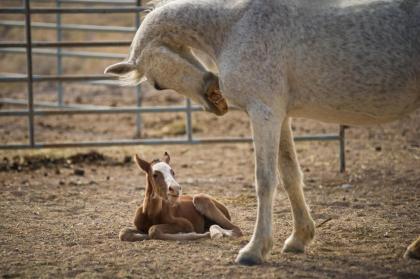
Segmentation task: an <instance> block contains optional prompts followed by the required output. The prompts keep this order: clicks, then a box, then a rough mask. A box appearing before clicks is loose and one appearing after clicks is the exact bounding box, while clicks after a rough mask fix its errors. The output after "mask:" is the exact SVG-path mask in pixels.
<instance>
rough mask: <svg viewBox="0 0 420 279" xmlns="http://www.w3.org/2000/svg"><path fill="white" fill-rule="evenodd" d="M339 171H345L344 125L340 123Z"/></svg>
mask: <svg viewBox="0 0 420 279" xmlns="http://www.w3.org/2000/svg"><path fill="white" fill-rule="evenodd" d="M339 136H340V140H339V141H340V172H345V171H346V142H345V137H346V126H344V125H340V133H339Z"/></svg>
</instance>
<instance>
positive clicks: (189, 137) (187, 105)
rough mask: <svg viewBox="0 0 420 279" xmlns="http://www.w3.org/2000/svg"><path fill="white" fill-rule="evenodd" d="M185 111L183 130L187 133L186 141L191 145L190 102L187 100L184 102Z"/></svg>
mask: <svg viewBox="0 0 420 279" xmlns="http://www.w3.org/2000/svg"><path fill="white" fill-rule="evenodd" d="M186 108H187V111H186V112H185V117H186V119H185V121H186V122H185V130H186V133H187V138H188V141H189V142H190V143H191V142H192V140H193V130H192V112H191V100H190V99H187V102H186Z"/></svg>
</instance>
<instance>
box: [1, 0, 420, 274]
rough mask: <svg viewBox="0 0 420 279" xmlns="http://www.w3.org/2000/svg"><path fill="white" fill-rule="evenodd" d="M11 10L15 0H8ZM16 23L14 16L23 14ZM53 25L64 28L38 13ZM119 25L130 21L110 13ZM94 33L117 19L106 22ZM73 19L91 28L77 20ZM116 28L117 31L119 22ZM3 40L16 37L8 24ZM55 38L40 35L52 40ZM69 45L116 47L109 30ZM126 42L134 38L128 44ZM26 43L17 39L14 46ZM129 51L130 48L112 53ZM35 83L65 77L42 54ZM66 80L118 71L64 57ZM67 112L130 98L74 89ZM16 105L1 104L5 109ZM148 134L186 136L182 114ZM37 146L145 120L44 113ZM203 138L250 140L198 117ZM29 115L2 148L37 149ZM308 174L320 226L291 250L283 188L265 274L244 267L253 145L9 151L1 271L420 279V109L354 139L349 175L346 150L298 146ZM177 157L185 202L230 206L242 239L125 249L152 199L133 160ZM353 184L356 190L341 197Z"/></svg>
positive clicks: (163, 101)
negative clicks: (127, 230)
mask: <svg viewBox="0 0 420 279" xmlns="http://www.w3.org/2000/svg"><path fill="white" fill-rule="evenodd" d="M2 2H3V3H2V4H4V3H6V2H10V3H11V2H14V1H2ZM5 19H16V17H14V16H10V17H7V18H5ZM35 19H36V20H47V21H51V22H53V20H54V18H53V17H51V18H48V17H46V18H44V17H43V18H41V17H36V18H35ZM112 19H113V20H114V21H115V22H116V23H115V24H125V25H126V26H129V25H130V21H129V20H128V19H126V18H123V19H122V18H121V17H118V16H112ZM95 20H97V21H98V23H97V24H104V23H106V20H105V19H104V18H103V17H98V18H96V19H95ZM64 21H66V22H68V23H74V22H76V21H77V22H78V23H83V24H84V23H92V22H89V21H88V20H87V19H86V18H82V17H77V18H76V17H70V16H69V17H66V18H65V19H64ZM114 21H113V22H114ZM0 34H2V38H5V39H8V38H9V39H10V38H12V39H16V38H17V39H21V38H20V37H19V36H21V34H20V33H18V31H16V30H14V29H10V28H0ZM53 36H54V32H53V31H52V32H50V33H48V32H39V31H37V32H36V33H35V34H34V37H35V38H36V40H44V39H45V40H47V39H49V40H51V38H52V39H54V37H53ZM65 36H66V39H69V40H70V39H78V40H80V39H98V38H99V39H102V40H107V39H115V38H116V37H111V36H110V35H109V37H108V35H107V34H88V35H86V37H83V38H80V37H78V36H77V34H74V33H72V32H69V33H68V34H66V35H65ZM118 38H121V39H127V37H126V36H123V35H121V36H120V37H118ZM17 39H16V40H17ZM100 51H118V52H120V53H125V51H126V50H125V49H123V50H121V49H118V50H115V49H109V50H108V49H107V50H104V49H101V50H100ZM36 59H37V60H36V61H35V65H37V67H36V69H35V72H36V73H37V74H51V73H54V72H55V69H54V67H53V66H52V65H54V60H53V59H52V58H45V57H44V58H43V57H38V58H36ZM65 61H66V63H65V65H66V66H65V67H66V70H65V72H66V73H69V74H70V73H92V74H98V73H101V72H102V70H103V68H104V67H105V66H106V65H107V64H110V63H112V61H100V62H98V61H92V60H87V59H86V60H82V61H81V60H80V59H79V60H78V59H74V58H66V60H65ZM0 67H1V69H2V70H1V72H19V71H20V72H24V71H25V63H24V57H23V56H21V55H5V54H0ZM54 90H55V84H54V83H42V84H37V85H36V86H35V94H36V95H35V100H36V101H55V100H56V95H55V91H54ZM64 90H65V101H66V103H79V104H96V105H106V106H127V105H133V104H135V94H134V90H133V89H123V88H115V87H105V86H93V85H87V84H76V83H70V84H66V85H65V87H64ZM25 94H26V93H25V89H24V86H23V85H18V84H7V86H3V85H2V87H1V88H0V97H1V98H21V99H23V98H25V97H26V95H25ZM143 101H144V104H145V105H176V104H182V103H183V102H184V100H183V98H181V97H179V96H178V95H175V94H174V93H170V92H166V93H157V92H146V93H145V94H144V100H143ZM12 108H13V109H14V108H18V107H14V106H9V105H7V106H6V105H3V106H1V107H0V109H12ZM143 120H144V130H143V137H144V138H167V137H182V136H183V132H184V128H185V126H184V121H185V119H184V115H183V114H169V113H166V114H159V115H157V114H153V115H145V116H144V118H143ZM35 122H36V127H35V131H36V139H37V141H44V142H63V141H79V140H99V139H122V138H133V136H134V130H135V129H134V126H135V116H134V115H132V114H131V115H130V114H127V115H100V116H98V115H89V116H83V115H81V116H72V117H67V116H62V117H61V116H60V117H37V118H36V121H35ZM193 124H194V131H195V135H196V136H197V137H210V136H247V135H249V124H248V121H247V119H246V116H245V114H244V113H241V112H230V113H229V114H228V115H226V116H224V117H222V118H217V117H215V116H211V115H208V114H205V113H196V114H194V121H193ZM294 130H295V134H296V135H303V134H309V133H310V134H313V133H326V132H328V133H330V132H337V130H338V127H337V125H327V124H321V123H318V122H313V121H309V120H296V121H294ZM27 140H28V137H27V122H26V119H23V118H11V117H10V118H0V142H1V143H2V144H5V143H8V144H11V143H22V142H27ZM297 150H298V155H299V158H300V162H301V164H302V169H303V171H304V174H305V183H306V187H305V194H306V197H307V201H308V203H309V205H310V207H311V210H312V214H313V216H314V219H315V220H316V222H317V224H322V223H323V222H325V221H327V220H329V221H327V222H326V223H323V224H322V225H321V226H320V227H319V228H318V229H317V234H316V238H315V240H314V242H313V243H312V244H311V245H310V246H309V247H308V250H307V252H306V254H301V255H293V254H282V253H281V247H282V243H283V241H284V240H285V239H286V238H287V236H288V235H289V234H290V232H291V229H292V223H291V222H292V219H291V214H290V206H289V202H288V200H287V197H286V196H285V194H284V191H283V190H282V189H281V188H279V191H278V197H277V198H276V202H275V206H274V235H275V245H274V249H273V251H272V252H271V254H270V255H269V257H268V259H267V263H265V264H264V265H262V266H257V267H242V266H238V265H235V264H234V259H235V256H236V254H237V252H238V250H239V249H240V248H241V247H243V246H244V245H245V244H246V243H247V241H248V240H249V238H250V236H251V233H252V229H253V225H254V222H255V213H256V200H255V194H254V186H253V185H254V180H253V179H254V178H253V177H254V175H253V172H254V165H253V164H254V163H253V148H252V145H251V144H230V145H229V144H219V145H197V146H182V145H181V146H155V147H150V146H148V147H146V146H135V147H124V148H120V147H114V148H102V149H97V150H88V149H58V150H36V151H0V220H1V222H0V253H1V256H0V259H1V260H0V275H2V277H3V278H14V277H44V278H57V277H78V278H94V277H101V278H139V277H140V278H174V277H175V278H192V277H199V278H203V277H206V278H225V277H226V278H236V277H238V278H252V277H258V278H260V277H261V278H326V277H336V278H395V277H399V278H420V264H419V262H418V261H413V260H411V261H407V260H404V259H403V258H402V255H403V253H404V251H405V249H406V247H407V246H408V245H409V244H410V243H411V242H412V241H413V240H414V239H415V238H416V237H417V236H418V235H420V111H418V112H417V113H414V114H412V115H411V116H409V117H406V118H404V119H402V120H401V121H398V122H394V123H391V124H387V125H381V126H377V127H372V128H356V127H351V128H350V129H349V130H348V132H347V145H346V155H347V172H346V173H344V174H340V173H339V172H338V144H337V143H336V142H329V143H325V142H324V143H321V142H303V143H298V144H297ZM164 151H169V152H170V153H171V157H172V161H173V167H174V169H175V171H176V173H177V179H178V182H180V184H181V185H182V186H183V190H184V192H185V193H188V194H195V193H200V192H205V193H208V194H210V195H213V196H214V197H216V198H217V199H218V200H220V201H222V202H223V203H225V204H226V206H227V207H228V208H229V210H230V212H231V215H232V217H233V221H234V222H235V223H236V224H238V225H239V226H240V227H241V228H242V229H243V231H244V232H245V236H244V237H242V238H240V239H221V240H200V241H193V242H163V241H144V242H138V243H122V242H120V241H119V240H118V232H119V230H120V229H121V228H123V227H127V226H130V225H131V220H132V218H133V215H134V211H135V210H136V208H137V206H138V205H139V204H140V203H141V201H142V197H143V193H144V185H145V184H144V176H143V175H142V174H141V173H140V172H139V171H138V170H137V169H136V167H135V166H134V165H133V163H132V162H131V160H130V158H131V156H132V155H133V154H134V153H135V152H140V153H141V154H142V155H143V156H144V157H146V158H150V159H152V158H155V157H159V156H160V155H161V154H163V152H164ZM344 184H349V185H350V186H345V187H342V185H344Z"/></svg>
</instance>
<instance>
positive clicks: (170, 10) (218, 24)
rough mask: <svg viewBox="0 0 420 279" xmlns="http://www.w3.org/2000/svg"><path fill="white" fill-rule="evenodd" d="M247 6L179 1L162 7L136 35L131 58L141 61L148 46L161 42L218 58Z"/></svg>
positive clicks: (218, 0)
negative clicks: (137, 58) (193, 49)
mask: <svg viewBox="0 0 420 279" xmlns="http://www.w3.org/2000/svg"><path fill="white" fill-rule="evenodd" d="M246 2H247V0H236V1H224V0H213V1H210V0H202V1H196V0H178V1H168V2H167V3H165V4H163V5H159V6H158V8H157V9H155V10H154V11H152V12H151V13H150V14H149V15H148V16H147V17H146V18H145V20H144V21H143V24H142V26H141V27H140V29H139V31H138V32H137V34H136V37H135V38H134V40H133V45H132V46H131V48H132V53H131V57H139V54H140V53H141V51H142V50H143V49H144V48H145V46H146V45H147V44H148V43H150V42H152V41H155V40H156V38H159V41H160V42H161V43H164V44H167V45H170V46H173V47H183V46H189V47H192V48H195V49H199V50H202V51H204V52H205V53H207V54H208V55H210V56H212V57H213V58H215V57H216V56H217V55H218V54H219V53H220V51H221V48H222V46H223V42H224V39H225V37H226V36H227V34H228V33H229V32H230V28H231V27H232V25H233V22H235V21H237V20H238V18H239V17H240V15H242V13H243V10H244V7H243V6H245V4H243V3H246ZM238 3H239V4H238Z"/></svg>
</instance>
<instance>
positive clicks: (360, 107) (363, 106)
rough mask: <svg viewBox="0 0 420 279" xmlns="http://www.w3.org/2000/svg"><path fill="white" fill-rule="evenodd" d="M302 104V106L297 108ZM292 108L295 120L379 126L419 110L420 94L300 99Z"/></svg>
mask: <svg viewBox="0 0 420 279" xmlns="http://www.w3.org/2000/svg"><path fill="white" fill-rule="evenodd" d="M297 103H299V104H297ZM297 103H296V102H295V103H294V105H291V106H290V108H289V115H290V116H292V117H303V118H310V119H316V120H320V121H323V122H330V123H340V124H348V125H369V124H379V123H385V122H390V121H393V120H397V119H399V118H401V117H403V116H405V115H407V114H409V113H410V112H412V111H414V110H415V109H417V108H419V107H420V88H419V90H410V91H407V90H405V91H401V92H382V94H379V93H378V94H369V92H366V93H365V94H363V93H361V94H348V95H346V94H345V92H344V94H343V92H340V91H337V92H333V93H332V94H330V95H328V94H327V95H322V94H321V95H319V94H318V95H317V98H315V99H313V98H305V99H301V100H299V101H298V102H297Z"/></svg>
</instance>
